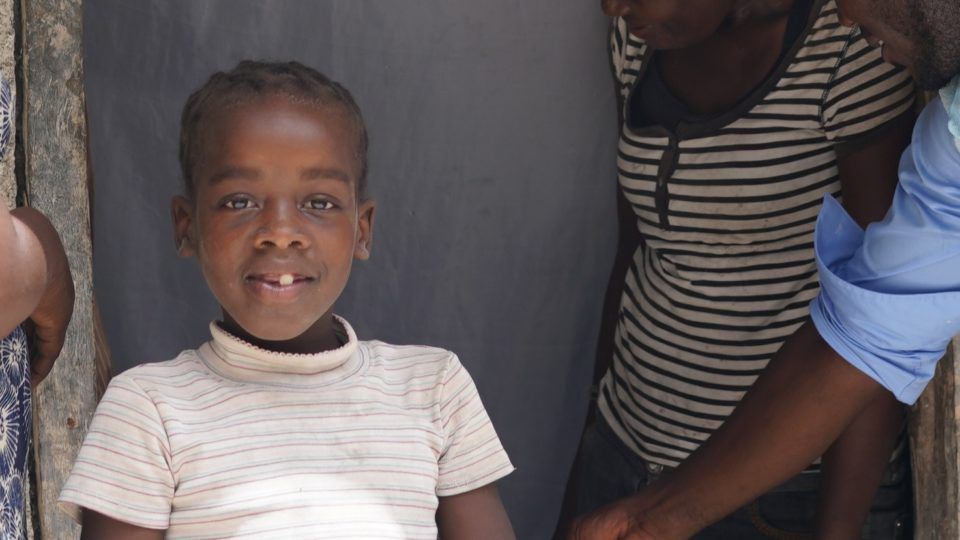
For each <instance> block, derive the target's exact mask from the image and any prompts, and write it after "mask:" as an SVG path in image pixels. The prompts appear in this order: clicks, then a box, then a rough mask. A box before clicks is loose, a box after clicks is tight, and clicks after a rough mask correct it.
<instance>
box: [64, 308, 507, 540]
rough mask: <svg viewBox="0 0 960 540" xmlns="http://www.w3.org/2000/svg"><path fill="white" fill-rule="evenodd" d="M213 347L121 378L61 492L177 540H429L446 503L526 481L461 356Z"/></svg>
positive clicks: (224, 338)
mask: <svg viewBox="0 0 960 540" xmlns="http://www.w3.org/2000/svg"><path fill="white" fill-rule="evenodd" d="M338 320H339V321H340V323H341V324H342V328H343V330H344V332H343V334H344V336H345V341H346V344H345V345H343V346H342V347H341V348H339V349H336V350H333V351H328V352H324V353H320V354H315V355H298V354H282V353H275V352H270V351H266V350H263V349H260V348H257V347H254V346H253V345H250V344H248V343H246V342H244V341H241V340H239V339H237V338H235V337H233V336H232V335H230V334H228V333H226V332H225V331H223V330H222V329H220V327H219V326H217V325H216V324H211V326H210V328H211V332H212V334H213V340H212V341H210V342H208V343H207V344H205V345H203V346H202V347H200V348H199V349H197V350H188V351H185V352H183V353H181V354H180V355H179V356H178V357H177V358H175V359H173V360H170V361H167V362H160V363H155V364H145V365H141V366H138V367H136V368H133V369H131V370H129V371H127V372H125V373H123V374H121V375H119V376H117V377H116V378H114V379H113V381H112V382H111V383H110V386H109V388H108V389H107V392H106V394H105V395H104V396H103V399H102V400H101V402H100V404H99V406H98V407H97V411H96V413H95V415H94V418H93V422H92V423H91V425H90V430H89V432H88V434H87V437H86V439H85V440H84V443H83V447H82V448H81V449H80V454H79V455H78V457H77V460H76V463H75V465H74V468H73V472H72V473H71V475H70V478H69V479H68V480H67V483H66V485H65V486H64V488H63V491H62V492H61V494H60V501H61V504H62V505H63V507H64V508H65V509H66V510H67V511H68V512H70V513H71V515H73V516H74V517H75V518H79V512H80V507H84V508H89V509H92V510H94V511H96V512H99V513H101V514H104V515H107V516H110V517H112V518H114V519H117V520H120V521H124V522H127V523H131V524H134V525H138V526H141V527H147V528H153V529H167V536H168V537H170V538H225V537H229V538H267V537H269V538H431V539H434V538H436V537H437V527H436V522H435V514H436V511H437V504H438V497H446V496H450V495H456V494H459V493H464V492H467V491H471V490H473V489H476V488H479V487H482V486H484V485H487V484H490V483H491V482H494V481H495V480H497V479H499V478H501V477H503V476H505V475H506V474H508V473H510V472H511V471H512V470H513V466H512V465H511V464H510V461H509V459H508V458H507V455H506V453H505V452H504V450H503V447H502V446H501V444H500V440H499V439H498V438H497V434H496V433H495V432H494V429H493V426H492V424H491V423H490V419H489V418H488V417H487V413H486V411H485V410H484V408H483V404H482V403H481V402H480V397H479V395H478V394H477V390H476V387H475V386H474V384H473V381H472V380H471V378H470V375H469V374H468V373H467V371H466V370H465V369H464V367H463V366H462V365H461V364H460V362H459V361H458V360H457V357H456V356H454V355H453V354H452V353H450V352H447V351H445V350H442V349H436V348H430V347H420V346H394V345H388V344H386V343H382V342H379V341H364V342H358V341H357V338H356V336H355V335H354V332H353V330H352V329H351V328H350V326H349V325H348V324H347V323H346V321H343V320H342V319H338Z"/></svg>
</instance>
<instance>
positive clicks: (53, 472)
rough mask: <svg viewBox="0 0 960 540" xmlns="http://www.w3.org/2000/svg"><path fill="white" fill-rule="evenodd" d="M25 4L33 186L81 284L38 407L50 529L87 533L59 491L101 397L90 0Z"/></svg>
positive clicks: (51, 532) (43, 505) (27, 142)
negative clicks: (89, 133)
mask: <svg viewBox="0 0 960 540" xmlns="http://www.w3.org/2000/svg"><path fill="white" fill-rule="evenodd" d="M20 9H21V21H22V48H23V50H22V55H23V56H22V70H23V88H22V91H23V93H24V100H23V102H24V103H25V106H24V107H25V110H24V111H23V114H22V115H21V119H22V129H23V135H24V147H25V148H24V150H25V152H24V154H25V155H24V157H25V169H24V170H25V175H26V185H27V193H28V196H29V200H30V204H31V205H32V206H34V207H36V208H38V209H39V210H40V211H42V212H43V213H44V214H46V215H47V216H48V217H49V218H50V220H51V221H52V222H53V224H54V226H55V227H56V228H57V230H58V231H59V233H60V236H61V238H62V239H63V244H64V247H65V248H66V250H67V255H68V257H69V260H70V267H71V269H72V271H73V277H74V281H75V286H76V304H75V307H74V313H73V320H72V321H71V323H70V329H69V332H68V334H67V341H66V346H65V347H64V351H63V354H62V355H61V357H60V359H59V360H58V361H57V364H56V367H54V369H53V372H52V373H51V374H50V375H49V376H48V378H47V380H46V381H45V382H44V383H43V385H42V386H41V387H40V388H39V389H38V392H37V394H36V397H35V409H34V410H35V417H34V418H35V422H36V426H37V429H35V431H34V441H35V443H36V452H35V455H36V459H37V462H38V465H39V466H38V475H39V489H38V491H39V493H38V499H39V500H38V513H39V514H40V525H41V534H42V537H43V538H45V539H46V538H50V539H58V540H59V539H69V538H76V537H78V535H79V528H78V527H77V526H76V525H75V524H74V523H73V522H72V521H71V520H70V519H69V518H68V517H67V516H65V515H64V514H63V513H61V512H59V511H58V510H57V506H56V499H57V495H58V493H59V490H60V488H61V486H62V485H63V482H64V480H65V479H66V477H67V475H68V474H69V472H70V467H71V465H72V463H73V459H74V457H75V456H76V452H77V449H78V448H79V446H80V443H81V442H82V437H83V434H84V433H85V432H86V428H87V425H88V422H89V419H90V417H91V415H92V413H93V409H94V406H95V390H94V389H95V368H94V358H95V349H94V328H93V308H92V279H91V243H90V208H89V198H88V192H87V174H86V140H85V127H84V97H83V83H82V81H83V61H82V44H81V31H82V25H81V0H22V2H21V4H20Z"/></svg>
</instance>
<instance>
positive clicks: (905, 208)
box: [810, 84, 960, 404]
mask: <svg viewBox="0 0 960 540" xmlns="http://www.w3.org/2000/svg"><path fill="white" fill-rule="evenodd" d="M955 94H956V85H955V84H953V85H951V86H950V88H949V91H948V92H946V93H945V94H944V98H943V100H942V101H940V100H935V101H934V102H932V103H930V105H929V106H927V107H926V109H924V111H923V113H922V114H921V115H920V119H919V120H918V121H917V125H916V127H915V128H914V132H913V143H912V145H911V146H910V148H909V149H908V150H907V151H906V152H905V153H904V155H903V159H902V161H901V164H900V184H899V185H898V186H897V192H896V195H895V196H894V199H893V205H892V207H891V209H890V211H889V212H888V213H887V216H886V218H885V219H884V220H883V221H881V222H879V223H874V224H872V225H870V226H869V227H867V230H866V231H863V230H861V229H860V227H858V226H857V224H856V223H855V222H854V221H853V220H852V219H851V218H850V217H849V216H848V215H847V214H846V212H844V210H843V208H842V207H841V206H840V205H839V204H838V203H837V202H836V201H835V200H833V199H832V198H831V199H829V200H827V201H826V202H825V204H824V208H823V210H822V211H821V212H820V217H819V219H818V222H817V231H816V238H815V251H816V255H817V263H818V267H819V271H820V283H821V292H820V295H819V296H818V297H817V298H816V300H814V302H813V303H812V304H811V306H810V308H811V309H810V316H811V319H813V323H814V325H815V326H816V328H817V332H818V333H819V334H820V336H821V337H822V338H823V339H824V340H825V341H826V342H827V343H828V344H829V345H830V346H831V347H832V348H833V349H834V350H835V351H836V352H837V353H839V354H840V356H842V357H843V358H844V359H845V360H847V361H848V362H850V363H851V364H853V365H854V366H855V367H856V368H857V369H859V370H860V371H862V372H863V373H865V374H866V375H868V376H869V377H870V378H872V379H874V380H875V381H876V382H878V383H879V384H880V385H882V386H883V387H884V388H886V389H887V390H889V391H890V392H892V393H893V394H894V395H895V396H896V397H897V399H899V400H900V401H902V402H904V403H908V404H912V403H913V402H915V401H916V400H917V398H918V397H919V396H920V392H922V391H923V389H924V387H925V386H926V384H927V382H929V381H930V379H931V378H932V377H933V373H934V370H935V368H936V363H937V361H938V360H939V359H940V358H941V357H942V356H943V354H944V351H946V348H947V345H948V344H949V343H950V339H951V338H952V337H953V336H954V335H955V334H957V333H958V332H960V149H958V141H960V139H955V138H954V136H953V135H952V134H951V133H950V129H949V128H948V126H949V124H950V121H951V118H950V117H949V116H948V113H947V108H946V106H947V104H948V103H951V102H952V101H953V100H954V98H955V97H956V96H955ZM955 120H960V116H958V117H957V118H956V119H955Z"/></svg>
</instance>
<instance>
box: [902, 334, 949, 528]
mask: <svg viewBox="0 0 960 540" xmlns="http://www.w3.org/2000/svg"><path fill="white" fill-rule="evenodd" d="M957 351H960V339H955V340H954V343H953V346H952V347H951V350H948V351H947V355H946V356H945V357H944V359H943V360H941V361H940V365H939V366H937V375H936V377H935V378H934V380H933V382H931V383H930V386H929V387H928V388H927V390H926V391H924V393H923V395H922V396H921V397H920V400H919V401H918V402H917V404H916V406H914V408H913V411H912V412H911V415H910V447H911V452H912V458H913V459H912V461H913V482H914V484H913V490H914V509H915V518H914V527H915V530H914V538H917V539H924V540H926V539H929V538H950V539H953V538H960V514H958V513H960V485H958V478H960V451H958V441H960V409H958V407H960V399H958V397H960V394H958V393H957V391H958V386H957V368H958V365H957V361H956V352H957Z"/></svg>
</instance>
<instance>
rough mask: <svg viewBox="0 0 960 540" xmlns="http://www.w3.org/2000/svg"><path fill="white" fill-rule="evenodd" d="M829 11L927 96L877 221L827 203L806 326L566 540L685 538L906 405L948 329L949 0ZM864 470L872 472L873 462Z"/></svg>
mask: <svg viewBox="0 0 960 540" xmlns="http://www.w3.org/2000/svg"><path fill="white" fill-rule="evenodd" d="M838 5H839V7H840V11H841V19H842V20H843V21H844V23H845V24H849V25H854V24H859V25H860V28H861V31H862V32H863V33H864V34H865V35H867V36H870V37H869V38H868V39H871V40H872V41H873V42H874V43H876V45H877V46H879V47H882V48H883V55H884V58H885V59H886V60H887V61H889V62H893V63H897V64H901V65H904V66H906V67H908V68H910V70H911V71H912V73H913V75H914V77H915V79H916V80H917V82H918V84H919V85H921V86H922V87H924V88H927V89H930V90H937V89H939V90H940V98H939V99H935V100H933V101H931V102H930V103H929V104H928V105H927V107H926V109H925V110H924V111H923V113H922V114H921V115H920V118H919V121H918V122H917V125H916V128H915V130H914V134H913V139H912V144H911V146H910V147H909V148H908V149H907V150H906V152H905V153H904V155H903V157H902V160H901V164H900V184H899V186H898V188H897V191H896V194H895V196H894V200H893V204H892V206H891V208H890V210H889V211H888V213H887V215H886V217H885V218H884V219H883V220H882V221H880V222H877V223H873V224H871V225H869V226H868V227H867V228H866V230H862V229H861V228H860V227H859V226H857V224H856V223H855V222H854V221H853V220H852V219H851V218H850V217H849V216H848V215H847V214H846V213H845V212H844V210H843V208H842V207H841V206H840V205H839V204H838V203H837V202H836V201H835V200H833V199H832V198H828V199H827V200H826V202H825V204H824V207H823V209H822V210H821V213H820V216H819V219H818V223H817V230H816V233H815V252H816V256H817V264H818V267H819V270H820V285H821V291H820V294H819V296H818V297H817V298H816V299H815V300H814V301H813V303H812V304H811V306H810V307H811V322H809V323H807V324H805V325H803V326H802V327H801V328H800V329H799V330H798V331H797V333H796V334H794V336H793V337H791V338H790V339H789V340H788V341H787V342H786V344H785V345H784V346H783V348H782V349H781V350H780V352H779V353H778V354H777V356H776V357H775V358H774V359H773V360H772V361H771V362H770V365H769V366H768V367H767V369H766V371H765V372H764V374H763V375H762V376H761V377H760V378H759V379H758V380H757V382H756V384H755V385H754V386H753V388H752V389H751V390H750V392H748V393H747V395H746V396H745V397H744V399H743V401H742V402H741V404H740V406H739V407H738V408H737V410H736V411H735V413H734V414H733V416H731V417H730V419H729V420H728V421H727V422H726V423H725V424H724V426H723V427H722V428H721V429H720V430H719V431H717V432H716V433H715V434H714V435H713V437H711V438H710V440H709V441H708V442H707V443H706V444H705V445H703V446H701V447H700V449H699V450H698V451H697V452H696V453H695V454H693V455H692V456H691V457H690V458H689V459H688V460H687V461H686V462H684V463H683V464H682V465H681V466H680V467H679V468H677V469H676V470H675V471H674V472H673V474H671V475H670V476H669V477H666V478H664V479H663V480H661V481H659V482H657V483H654V484H653V485H651V486H650V487H649V488H647V489H646V490H643V491H641V492H640V493H638V494H637V495H635V496H633V497H631V498H629V499H625V500H621V501H618V502H617V503H615V504H612V505H610V506H607V507H605V508H603V509H601V510H599V511H597V512H595V513H593V514H591V515H589V516H586V517H585V518H583V519H581V520H579V521H578V523H577V524H576V525H575V527H574V528H573V530H572V533H571V536H572V537H573V538H577V539H582V540H586V539H631V540H639V539H652V538H658V539H662V538H687V537H690V536H692V535H694V534H695V533H696V532H697V531H699V530H700V529H702V528H704V527H706V526H707V525H709V524H710V523H713V522H715V521H717V520H718V519H720V518H722V517H723V516H725V515H726V514H728V513H730V512H731V511H733V510H735V509H736V508H738V507H740V506H742V505H743V504H745V503H747V502H749V501H751V500H753V499H754V498H756V497H757V496H758V495H759V494H761V493H763V492H765V491H767V490H769V489H770V488H772V487H774V486H776V485H777V484H779V483H781V482H783V481H784V480H786V479H787V478H790V477H791V476H792V475H794V474H796V473H797V472H798V471H800V470H801V469H802V468H803V467H804V466H806V464H808V463H810V461H811V460H812V459H814V458H815V457H816V456H818V455H820V454H821V453H822V452H823V451H824V450H825V449H826V448H827V447H829V446H831V445H832V444H833V445H835V444H838V443H840V442H841V441H842V440H843V439H844V438H845V437H847V436H848V435H849V434H851V433H859V434H868V433H871V432H875V431H876V430H878V429H881V426H879V425H877V423H876V422H874V421H873V420H872V419H871V418H869V417H868V416H867V415H866V414H864V411H865V410H867V409H868V406H869V405H870V404H871V403H874V402H875V401H876V400H878V399H882V398H885V397H886V395H887V393H888V392H889V393H890V394H892V395H894V396H896V398H897V399H898V400H900V401H902V402H904V403H913V402H914V401H916V399H917V398H918V397H919V395H920V393H921V392H922V391H923V389H924V387H925V386H926V385H927V383H928V382H929V381H930V379H931V378H932V376H933V373H934V370H935V367H936V363H937V361H938V360H939V359H940V358H941V357H942V356H943V354H944V352H945V350H946V347H947V345H948V343H949V342H950V340H951V338H952V337H953V336H954V335H955V334H956V333H958V332H960V2H957V1H956V0H838ZM835 441H836V443H835ZM875 465H876V466H875V467H874V469H876V471H877V474H878V475H879V473H880V471H881V470H882V467H883V465H884V464H883V463H877V464H875ZM837 481H843V482H852V483H863V484H869V483H871V482H876V481H877V478H876V477H864V476H856V477H850V478H840V479H838V480H837ZM874 485H875V484H874ZM761 517H762V516H761ZM842 517H843V516H831V515H829V514H828V513H827V514H824V515H821V516H819V518H818V519H821V520H839V519H840V518H842ZM859 533H860V532H859V531H853V530H851V531H846V534H844V533H838V534H839V535H838V536H837V538H857V537H859ZM905 534H906V532H905V531H904V530H900V531H891V534H890V537H891V538H898V537H904V535H905Z"/></svg>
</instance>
